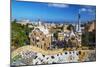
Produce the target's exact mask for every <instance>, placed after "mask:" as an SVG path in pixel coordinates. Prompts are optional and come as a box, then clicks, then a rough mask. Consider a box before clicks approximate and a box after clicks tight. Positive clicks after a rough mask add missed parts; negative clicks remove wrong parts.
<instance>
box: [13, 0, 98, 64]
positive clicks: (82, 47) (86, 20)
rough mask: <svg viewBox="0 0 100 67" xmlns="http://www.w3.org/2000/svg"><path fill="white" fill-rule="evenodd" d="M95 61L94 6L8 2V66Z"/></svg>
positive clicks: (14, 0)
mask: <svg viewBox="0 0 100 67" xmlns="http://www.w3.org/2000/svg"><path fill="white" fill-rule="evenodd" d="M93 61H96V6H95V5H88V4H87V5H79V4H63V3H44V2H24V1H16V0H11V65H12V66H34V65H47V64H62V63H79V62H93Z"/></svg>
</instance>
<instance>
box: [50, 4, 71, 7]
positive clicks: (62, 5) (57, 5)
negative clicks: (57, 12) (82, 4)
mask: <svg viewBox="0 0 100 67" xmlns="http://www.w3.org/2000/svg"><path fill="white" fill-rule="evenodd" d="M48 6H49V7H59V8H66V7H69V5H67V4H48Z"/></svg>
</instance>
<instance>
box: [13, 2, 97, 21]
mask: <svg viewBox="0 0 100 67" xmlns="http://www.w3.org/2000/svg"><path fill="white" fill-rule="evenodd" d="M11 10H12V19H18V20H21V19H29V20H32V21H35V20H37V19H41V20H44V21H68V22H78V14H79V13H80V20H81V21H82V22H87V21H91V20H96V16H95V15H96V7H95V6H90V5H72V4H57V3H41V2H21V1H15V0H12V9H11Z"/></svg>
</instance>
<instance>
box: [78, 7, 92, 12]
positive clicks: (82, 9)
mask: <svg viewBox="0 0 100 67" xmlns="http://www.w3.org/2000/svg"><path fill="white" fill-rule="evenodd" d="M85 11H86V12H91V13H93V12H94V10H93V9H91V8H81V9H79V12H85Z"/></svg>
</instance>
